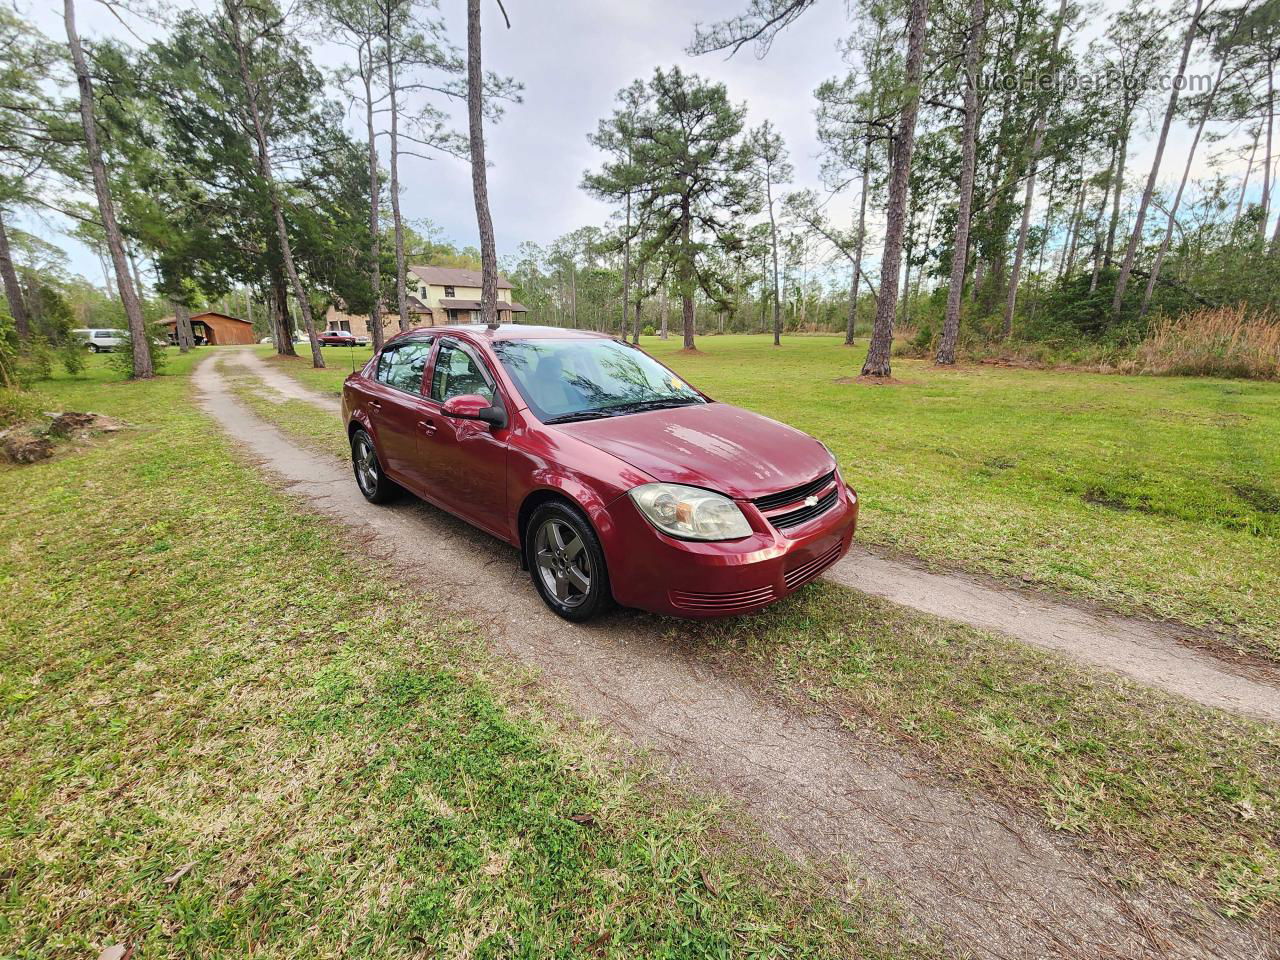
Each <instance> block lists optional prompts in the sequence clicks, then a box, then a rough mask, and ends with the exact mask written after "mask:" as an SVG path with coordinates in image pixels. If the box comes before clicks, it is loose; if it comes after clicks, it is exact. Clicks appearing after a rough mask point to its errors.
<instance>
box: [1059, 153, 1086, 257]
mask: <svg viewBox="0 0 1280 960" xmlns="http://www.w3.org/2000/svg"><path fill="white" fill-rule="evenodd" d="M1085 188H1086V184H1085V179H1084V171H1083V170H1082V171H1081V172H1080V193H1079V195H1078V196H1077V197H1076V207H1075V210H1074V211H1073V212H1072V214H1071V229H1070V232H1069V233H1070V235H1069V236H1068V238H1067V240H1068V242H1067V243H1066V244H1065V245H1064V247H1063V253H1064V255H1065V259H1064V260H1063V264H1062V277H1063V278H1064V279H1065V278H1067V277H1070V276H1071V271H1072V269H1074V267H1075V265H1076V247H1078V246H1079V244H1080V228H1081V226H1082V225H1083V222H1084V198H1085V192H1086V191H1085Z"/></svg>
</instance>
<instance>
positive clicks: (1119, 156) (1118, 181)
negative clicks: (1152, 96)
mask: <svg viewBox="0 0 1280 960" xmlns="http://www.w3.org/2000/svg"><path fill="white" fill-rule="evenodd" d="M1129 123H1130V121H1129V120H1126V121H1125V125H1124V130H1123V132H1122V133H1121V135H1120V137H1119V138H1118V139H1117V141H1116V142H1117V147H1116V152H1115V160H1114V166H1115V178H1114V179H1113V180H1112V181H1111V187H1112V189H1113V190H1114V193H1113V194H1112V197H1113V200H1112V204H1111V223H1110V225H1109V226H1108V227H1107V245H1106V247H1105V248H1104V249H1103V251H1102V265H1103V266H1104V267H1109V266H1111V263H1112V260H1113V259H1114V258H1113V256H1112V255H1113V254H1114V252H1115V249H1116V230H1117V229H1119V226H1120V199H1121V195H1122V194H1123V193H1124V168H1125V162H1126V161H1127V159H1128V157H1129Z"/></svg>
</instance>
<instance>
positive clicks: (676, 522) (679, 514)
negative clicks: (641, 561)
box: [630, 483, 751, 540]
mask: <svg viewBox="0 0 1280 960" xmlns="http://www.w3.org/2000/svg"><path fill="white" fill-rule="evenodd" d="M630 496H631V499H632V501H634V502H635V505H636V506H637V507H639V508H640V512H641V513H643V514H644V515H645V516H646V517H647V518H648V520H649V522H650V523H652V524H653V525H654V526H655V527H657V528H658V529H659V530H661V531H662V532H663V533H669V534H671V536H673V537H682V538H683V539H685V540H737V539H739V538H741V537H748V536H750V535H751V524H749V523H747V518H746V517H744V516H743V515H742V511H741V510H739V509H738V505H737V504H736V503H734V502H733V501H732V500H730V499H729V498H728V497H725V496H721V495H720V494H718V493H712V492H711V491H710V490H701V489H699V488H698V487H686V486H683V485H682V484H679V483H646V484H645V485H644V486H641V487H636V488H635V489H634V490H631V491H630Z"/></svg>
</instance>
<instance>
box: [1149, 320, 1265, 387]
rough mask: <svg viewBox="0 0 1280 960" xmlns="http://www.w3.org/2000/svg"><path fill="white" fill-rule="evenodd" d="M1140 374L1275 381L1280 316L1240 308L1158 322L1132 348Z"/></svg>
mask: <svg viewBox="0 0 1280 960" xmlns="http://www.w3.org/2000/svg"><path fill="white" fill-rule="evenodd" d="M1138 369H1140V370H1141V371H1142V372H1143V373H1154V374H1166V375H1175V376H1177V375H1181V376H1203V377H1247V378H1250V379H1254V380H1276V379H1280V315H1278V314H1276V313H1275V312H1273V311H1271V310H1261V311H1256V312H1251V311H1250V310H1249V308H1248V307H1247V306H1245V305H1239V306H1234V307H1216V308H1212V309H1204V310H1196V311H1194V312H1192V313H1187V314H1183V315H1182V316H1181V317H1178V318H1177V319H1166V320H1161V321H1158V322H1157V323H1156V324H1154V325H1153V326H1152V328H1151V332H1150V333H1149V334H1148V336H1147V338H1146V339H1145V340H1144V341H1143V342H1142V343H1141V345H1140V346H1139V347H1138Z"/></svg>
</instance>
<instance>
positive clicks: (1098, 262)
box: [1089, 140, 1117, 293]
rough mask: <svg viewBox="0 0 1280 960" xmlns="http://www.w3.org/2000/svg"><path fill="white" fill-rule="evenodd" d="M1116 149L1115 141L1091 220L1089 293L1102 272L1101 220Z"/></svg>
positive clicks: (1112, 144)
mask: <svg viewBox="0 0 1280 960" xmlns="http://www.w3.org/2000/svg"><path fill="white" fill-rule="evenodd" d="M1116 147H1117V141H1116V140H1112V141H1111V165H1110V166H1108V167H1107V180H1106V184H1105V186H1104V187H1103V189H1102V191H1101V194H1100V196H1099V197H1098V214H1097V216H1095V217H1094V220H1093V275H1092V276H1091V277H1090V278H1089V292H1090V293H1093V292H1094V291H1095V290H1097V289H1098V274H1099V273H1100V272H1101V270H1102V254H1103V246H1104V244H1103V239H1102V218H1103V217H1105V216H1106V214H1107V203H1108V201H1110V199H1111V186H1112V180H1113V177H1114V175H1115V167H1116Z"/></svg>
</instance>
